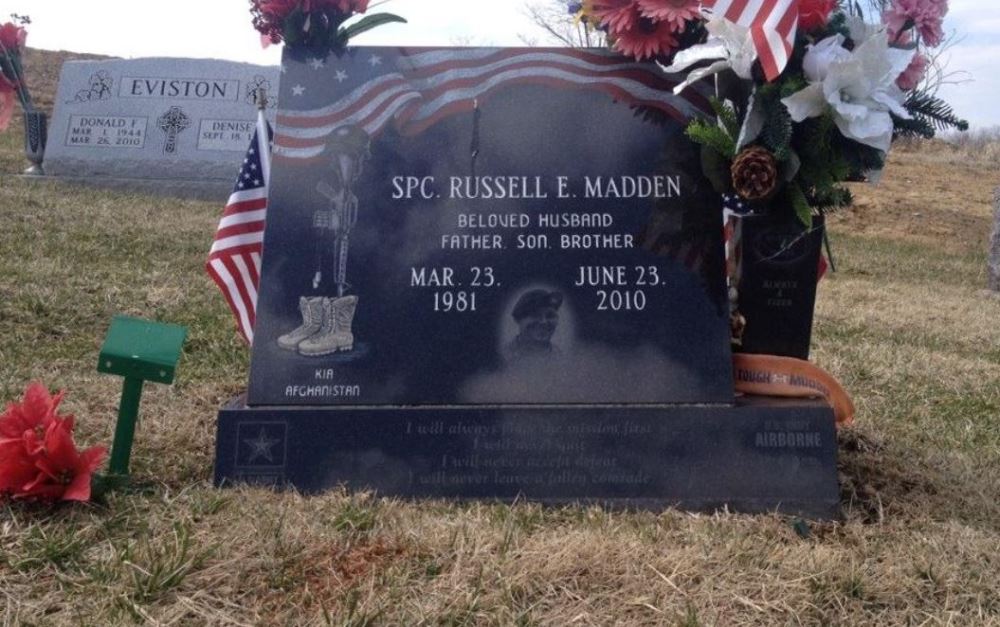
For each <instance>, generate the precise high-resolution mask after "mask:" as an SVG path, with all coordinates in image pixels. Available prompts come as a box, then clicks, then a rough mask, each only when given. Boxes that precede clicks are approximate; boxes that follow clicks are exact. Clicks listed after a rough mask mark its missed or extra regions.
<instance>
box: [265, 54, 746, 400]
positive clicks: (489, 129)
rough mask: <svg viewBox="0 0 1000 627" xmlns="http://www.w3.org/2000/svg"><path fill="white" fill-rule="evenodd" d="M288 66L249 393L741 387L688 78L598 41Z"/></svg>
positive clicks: (722, 394)
mask: <svg viewBox="0 0 1000 627" xmlns="http://www.w3.org/2000/svg"><path fill="white" fill-rule="evenodd" d="M285 66H286V73H285V74H284V76H283V78H282V91H281V97H280V98H281V103H282V105H281V111H280V112H279V120H278V128H277V130H276V137H275V157H274V164H275V166H274V175H273V178H272V184H271V190H272V192H271V206H272V207H281V211H279V212H274V213H272V214H271V215H270V216H269V220H268V226H267V234H266V239H265V246H264V248H265V251H266V252H265V257H264V261H263V276H262V287H261V291H260V301H259V307H258V317H257V324H256V330H255V341H254V354H253V369H252V370H253V374H252V379H251V386H250V403H251V404H254V405H422V404H430V405H444V404H456V403H457V404H469V405H482V404H507V403H532V404H538V403H563V404H566V403H680V402H685V403H729V402H732V400H733V393H732V375H731V365H730V353H729V346H728V335H727V333H728V331H727V323H726V310H725V306H724V304H725V299H724V295H723V288H722V279H721V267H722V263H721V245H720V243H719V237H718V236H719V229H718V228H717V225H714V224H713V228H711V229H707V230H705V231H698V232H697V234H692V235H690V236H688V235H686V234H685V231H684V228H685V226H691V225H690V224H686V221H687V222H691V220H688V218H689V216H688V214H696V213H698V211H697V210H698V209H700V208H704V209H705V211H703V212H702V213H705V214H708V213H709V211H710V209H709V207H711V206H712V205H711V203H713V202H717V201H716V200H715V199H714V197H713V196H712V195H711V192H710V188H709V185H708V184H707V182H706V181H704V180H703V179H702V178H701V177H700V175H699V174H698V169H699V168H698V163H699V162H698V159H697V152H696V151H695V150H694V148H693V146H692V145H691V144H690V143H689V142H688V140H687V139H686V138H685V137H684V135H683V125H684V121H685V120H686V119H688V118H689V117H690V116H691V115H694V114H695V113H697V112H698V111H699V110H700V109H701V108H703V107H705V106H706V103H705V100H704V98H703V97H702V96H701V95H700V94H699V93H698V92H697V91H693V90H692V91H689V92H686V94H685V96H683V97H679V96H675V95H674V94H673V93H672V92H671V91H670V90H671V88H672V86H673V85H674V81H673V80H672V79H671V78H670V77H667V76H665V75H664V74H663V73H662V72H661V71H660V70H659V68H657V67H656V66H655V65H649V64H636V63H628V62H625V61H623V60H621V59H618V58H616V57H613V56H610V55H608V54H605V53H600V52H596V51H572V50H530V51H529V50H524V51H508V50H478V49H477V50H450V51H442V50H426V49H415V50H414V49H389V48H385V49H378V48H374V49H373V48H366V49H356V50H353V51H352V52H350V53H348V54H346V55H344V56H343V57H341V58H336V57H330V58H328V59H326V60H325V61H324V63H323V64H322V66H321V67H319V68H318V69H317V67H316V66H317V64H315V63H312V62H309V61H308V60H299V59H293V58H287V59H286V60H285ZM671 221H672V224H665V223H666V222H671ZM690 231H691V232H692V233H694V232H695V231H696V229H690ZM693 355H697V360H696V361H694V362H693V361H692V358H691V356H693Z"/></svg>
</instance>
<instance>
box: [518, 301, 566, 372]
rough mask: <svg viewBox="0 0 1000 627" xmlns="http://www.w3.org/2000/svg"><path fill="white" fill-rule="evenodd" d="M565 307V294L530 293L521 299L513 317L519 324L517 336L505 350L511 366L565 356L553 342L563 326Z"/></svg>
mask: <svg viewBox="0 0 1000 627" xmlns="http://www.w3.org/2000/svg"><path fill="white" fill-rule="evenodd" d="M562 304H563V295H562V293H560V292H556V291H549V290H546V289H532V290H529V291H527V292H525V293H524V294H522V295H521V296H520V297H519V298H518V299H517V303H516V304H515V305H514V309H513V310H512V311H511V314H510V315H511V318H513V319H514V322H515V323H516V325H517V335H516V336H515V337H514V339H512V340H511V341H510V342H508V343H507V345H506V346H505V347H504V351H503V352H504V359H505V360H506V361H507V362H508V363H511V362H517V361H520V360H523V359H526V358H546V357H554V356H558V355H560V354H561V351H560V349H559V347H558V346H557V345H556V344H554V343H553V341H552V339H553V336H554V335H555V333H556V330H557V329H558V327H559V310H560V308H561V307H562Z"/></svg>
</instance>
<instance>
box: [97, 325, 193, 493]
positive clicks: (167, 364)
mask: <svg viewBox="0 0 1000 627" xmlns="http://www.w3.org/2000/svg"><path fill="white" fill-rule="evenodd" d="M186 337H187V329H186V328H184V327H181V326H177V325H174V324H161V323H158V322H148V321H146V320H140V319H138V318H129V317H127V316H115V317H114V319H113V320H112V321H111V328H110V329H108V335H107V337H106V338H105V340H104V346H103V347H102V348H101V356H100V361H99V362H98V364H97V371H98V372H103V373H107V374H116V375H119V376H122V377H125V383H124V384H123V386H122V400H121V404H120V405H119V407H118V424H117V425H116V426H115V441H114V444H113V445H112V447H111V462H110V463H109V470H110V473H109V474H110V475H111V476H113V477H127V476H128V466H129V460H130V459H131V458H132V442H133V440H134V439H135V425H136V422H137V421H138V419H139V402H140V400H141V398H142V386H143V383H144V382H145V381H152V382H154V383H165V384H168V385H169V384H171V383H173V381H174V373H175V372H176V370H177V362H178V361H179V360H180V357H181V347H182V346H183V345H184V339H185V338H186Z"/></svg>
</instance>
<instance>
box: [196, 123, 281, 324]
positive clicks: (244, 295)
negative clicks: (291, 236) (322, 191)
mask: <svg viewBox="0 0 1000 627" xmlns="http://www.w3.org/2000/svg"><path fill="white" fill-rule="evenodd" d="M270 140H271V128H270V126H269V125H268V123H267V120H266V119H265V118H264V113H263V111H260V112H259V113H258V115H257V127H256V131H255V132H254V136H253V139H251V141H250V147H249V148H247V154H246V158H244V159H243V165H242V166H241V167H240V171H239V174H238V175H237V177H236V183H235V185H234V186H233V193H232V194H231V195H230V196H229V201H228V202H227V203H226V208H225V210H224V211H223V215H222V219H221V220H220V221H219V227H218V229H217V230H216V232H215V240H214V241H213V242H212V248H211V251H210V252H209V257H208V262H207V263H206V264H205V270H206V271H207V272H208V274H209V275H210V276H211V277H212V279H213V280H214V281H215V283H216V285H218V286H219V289H220V290H221V291H222V294H223V296H224V297H225V299H226V302H227V303H228V304H229V308H230V310H232V312H233V316H234V317H235V319H236V326H237V328H238V330H239V332H240V334H241V335H242V336H243V337H244V338H245V339H246V340H247V341H248V342H251V343H252V342H253V327H254V323H255V322H256V312H257V288H258V285H259V284H260V260H261V251H262V249H263V242H264V226H265V224H266V222H267V190H268V188H267V184H268V182H269V181H270V178H271V155H270Z"/></svg>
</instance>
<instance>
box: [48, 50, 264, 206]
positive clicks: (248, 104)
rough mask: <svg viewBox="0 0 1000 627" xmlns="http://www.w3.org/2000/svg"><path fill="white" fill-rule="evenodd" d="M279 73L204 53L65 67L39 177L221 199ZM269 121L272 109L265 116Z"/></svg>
mask: <svg viewBox="0 0 1000 627" xmlns="http://www.w3.org/2000/svg"><path fill="white" fill-rule="evenodd" d="M278 76H279V69H278V68H277V67H264V66H256V65H250V64H246V63H233V62H229V61H219V60H208V59H177V58H148V59H133V60H120V59H113V60H104V61H70V62H67V63H65V64H64V65H63V68H62V74H61V75H60V79H59V88H58V92H57V94H56V100H55V107H54V112H53V116H52V120H51V123H50V125H49V133H48V142H47V145H46V149H45V159H44V164H43V165H44V170H45V174H46V176H45V177H37V178H38V180H55V181H63V182H68V183H74V184H83V185H88V186H94V187H102V188H112V189H121V190H126V191H137V192H143V193H153V194H160V195H167V196H174V197H188V198H200V199H206V200H216V201H219V202H223V201H225V199H226V198H227V197H228V196H229V194H230V193H231V192H232V190H233V183H234V181H235V178H236V175H237V173H238V172H239V166H240V162H241V161H242V159H243V156H244V155H245V153H246V150H247V147H248V146H249V145H250V139H251V137H252V136H253V132H254V128H255V124H256V119H257V99H258V98H259V97H260V96H261V95H262V94H264V93H268V94H276V92H277V89H278ZM268 117H269V118H270V119H271V121H272V123H273V121H274V108H273V107H272V108H271V109H270V110H269V112H268Z"/></svg>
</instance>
